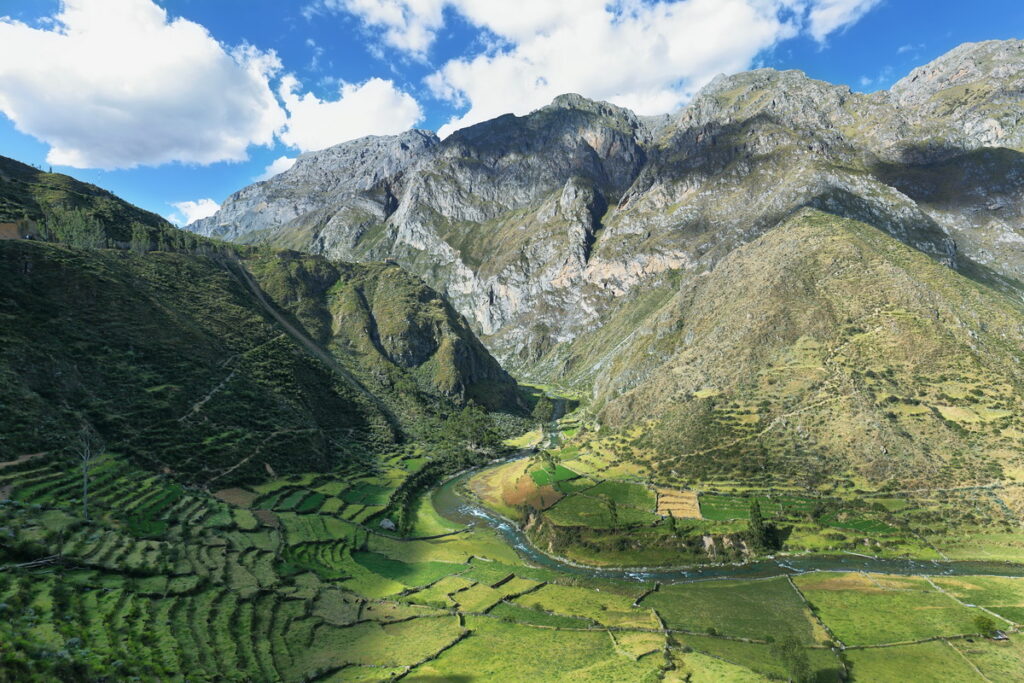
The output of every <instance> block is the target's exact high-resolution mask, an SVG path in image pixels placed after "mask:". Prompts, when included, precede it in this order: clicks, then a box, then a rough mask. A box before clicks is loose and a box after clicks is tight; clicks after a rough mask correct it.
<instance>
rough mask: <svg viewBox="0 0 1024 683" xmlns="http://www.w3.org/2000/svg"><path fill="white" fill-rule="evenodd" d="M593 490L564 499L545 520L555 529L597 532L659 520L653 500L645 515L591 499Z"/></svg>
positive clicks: (547, 512)
mask: <svg viewBox="0 0 1024 683" xmlns="http://www.w3.org/2000/svg"><path fill="white" fill-rule="evenodd" d="M592 490H593V489H589V490H587V491H585V492H583V493H575V494H572V495H570V496H566V497H565V498H563V499H562V500H560V501H558V502H557V503H555V505H554V506H553V507H551V508H548V509H547V510H546V511H545V512H544V516H545V517H546V518H547V519H549V520H551V522H552V523H554V524H557V525H558V526H589V527H594V528H599V529H610V528H615V527H620V526H630V525H633V524H652V523H654V522H655V521H657V520H658V519H659V517H658V516H657V515H655V514H654V512H653V511H652V510H653V507H654V502H653V498H652V501H651V510H647V511H645V510H640V509H638V508H635V507H627V506H621V507H620V506H618V505H617V504H615V503H614V502H610V501H609V500H608V499H606V498H599V497H595V496H591V495H590V491H592ZM613 505H614V507H613Z"/></svg>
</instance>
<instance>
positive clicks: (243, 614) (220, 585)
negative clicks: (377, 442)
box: [0, 420, 1024, 681]
mask: <svg viewBox="0 0 1024 683" xmlns="http://www.w3.org/2000/svg"><path fill="white" fill-rule="evenodd" d="M575 429H577V427H576V426H573V425H572V424H571V420H570V421H567V422H563V431H562V434H561V437H562V438H566V437H568V438H569V439H572V438H573V437H574V436H575V434H576V432H575V431H573V430H575ZM538 436H539V434H538ZM528 442H529V440H528V439H527V440H525V441H524V442H523V443H521V444H519V445H520V446H527V445H529V443H528ZM576 447H577V446H574V445H572V444H571V443H570V445H565V446H562V447H561V449H560V450H558V451H556V453H557V455H558V457H560V458H562V459H561V460H560V461H559V462H558V465H560V467H558V466H556V467H555V468H554V469H551V468H550V467H549V465H546V464H545V463H543V462H540V461H537V460H533V459H530V458H526V459H520V460H515V461H512V462H510V463H508V464H506V465H503V466H500V467H497V468H491V469H488V470H485V471H483V473H482V474H480V475H478V476H477V477H475V478H473V479H471V480H470V487H469V488H470V489H471V490H474V491H476V492H477V493H478V494H483V496H484V497H485V498H486V496H487V495H488V493H491V494H493V493H494V492H495V491H502V492H503V491H505V490H506V488H505V487H506V485H509V486H511V489H509V490H511V491H513V492H516V493H517V494H522V495H523V497H522V500H521V501H508V500H506V501H505V503H504V505H505V508H504V512H506V513H508V515H509V516H512V517H514V516H516V515H518V514H520V513H522V512H528V513H530V514H531V515H534V516H536V515H537V514H543V510H544V509H547V510H549V511H550V512H558V511H559V510H560V509H561V511H560V512H558V515H555V516H554V519H555V521H556V522H564V521H565V519H566V518H569V517H573V516H575V517H577V518H579V519H582V520H584V521H583V524H584V525H591V528H594V529H598V530H602V529H604V530H606V531H610V532H611V533H613V534H620V533H621V532H622V528H624V525H625V527H629V525H637V526H636V529H639V528H641V527H642V528H647V527H648V526H651V525H653V526H652V527H651V528H653V527H656V526H659V525H664V524H666V521H665V520H666V519H668V517H667V516H665V517H662V516H661V515H660V514H659V513H665V512H667V510H668V509H671V510H673V511H674V513H673V515H675V514H676V512H678V515H679V517H678V519H676V520H675V523H676V524H678V525H679V526H678V527H677V530H678V528H682V527H683V526H684V525H686V524H695V525H698V526H700V525H704V526H703V527H701V529H700V533H701V534H703V535H707V536H712V537H713V538H716V539H718V540H713V541H712V544H711V546H710V548H709V551H710V552H722V551H725V550H729V548H726V547H724V546H723V544H722V542H721V541H722V539H724V538H726V537H727V536H728V533H722V529H727V530H732V531H734V532H737V533H739V532H740V531H742V529H743V528H745V525H746V524H747V521H746V519H744V518H745V517H746V514H747V511H748V510H749V507H748V503H747V499H746V498H743V497H742V496H741V493H743V492H740V491H731V492H721V493H717V494H704V493H701V494H700V495H686V494H684V493H677V494H671V492H666V491H661V490H657V489H655V488H650V489H649V488H647V487H646V486H645V485H643V484H642V483H640V482H639V481H638V480H636V479H631V478H630V477H629V476H628V475H629V473H628V472H627V471H625V470H623V471H622V472H613V468H604V469H601V468H600V467H598V466H596V465H595V466H594V467H593V469H591V470H590V471H587V472H580V470H582V469H583V468H582V467H580V465H581V464H582V463H585V462H588V458H591V457H593V456H592V455H590V456H588V455H587V454H586V453H587V452H590V451H588V449H589V448H590V446H582V450H583V451H584V453H583V454H582V455H579V454H577V455H576V456H575V457H568V456H569V455H572V451H571V449H572V448H576ZM425 464H426V460H425V458H424V457H423V456H422V454H420V453H419V452H418V451H417V450H416V449H415V448H406V449H404V450H396V451H394V452H391V453H389V454H387V455H385V456H382V457H380V458H379V459H378V460H376V461H374V462H370V463H364V464H362V465H360V466H358V467H357V466H354V465H353V466H352V467H351V468H350V469H348V470H345V471H338V472H333V473H330V474H308V475H301V476H290V477H287V478H283V479H272V480H269V481H267V482H265V483H263V484H260V485H256V486H251V487H246V488H233V489H227V490H222V491H217V492H215V493H214V494H213V495H209V494H207V493H205V492H202V491H200V490H196V489H189V488H184V487H182V486H180V485H178V484H175V483H173V482H172V481H170V480H169V479H168V478H166V477H164V476H162V475H155V474H149V473H144V472H141V471H139V470H137V469H133V468H132V467H130V466H129V465H128V464H127V463H125V462H124V461H122V460H121V459H119V458H118V457H116V456H113V455H107V456H104V457H103V458H102V459H100V460H99V461H98V463H97V464H96V465H94V468H93V472H92V485H91V490H92V493H91V495H90V498H89V501H90V503H89V508H90V509H89V517H88V519H85V518H84V516H83V511H82V505H81V499H80V475H79V474H78V472H77V471H76V470H74V469H71V468H69V467H68V466H67V463H66V462H62V461H60V460H57V459H55V458H51V457H47V456H42V457H35V458H31V459H25V460H23V461H21V462H19V463H17V464H12V465H11V466H10V467H5V468H3V469H0V491H2V492H3V493H4V495H5V497H9V500H6V501H3V502H0V527H2V530H0V534H3V538H2V539H0V543H2V552H3V554H4V556H3V564H4V566H3V568H2V571H0V611H2V613H3V621H2V622H0V643H3V646H2V647H0V657H2V664H0V680H12V681H14V680H18V681H20V680H32V679H38V680H48V679H52V678H53V677H58V678H61V679H63V680H87V679H95V678H99V677H103V676H107V677H109V678H111V679H116V680H122V679H125V678H128V677H131V676H139V677H142V678H143V679H154V678H157V679H162V680H183V679H185V678H187V679H189V680H203V679H211V680H212V679H217V680H225V679H227V680H232V679H234V680H267V681H270V680H296V681H297V680H318V681H384V680H394V679H397V678H402V679H403V680H409V681H417V680H419V681H437V680H445V681H536V680H545V681H558V680H565V681H569V680H571V681H758V680H766V679H772V678H786V677H790V678H793V679H797V680H815V681H834V680H844V679H852V680H859V681H939V680H942V681H1006V680H1015V679H1020V678H1021V675H1022V674H1021V672H1022V671H1024V646H1022V643H1024V640H1021V637H1020V636H1019V635H1018V634H1017V628H1018V625H1019V623H1020V622H1024V578H1011V577H999V576H927V575H919V576H897V575H887V574H872V573H863V572H812V573H806V574H800V575H796V576H776V577H769V578H764V579H758V580H742V579H725V580H713V581H699V582H689V583H655V582H645V581H642V580H633V581H626V580H609V579H603V578H597V577H581V576H577V575H570V574H566V573H562V572H558V571H554V570H551V569H542V568H537V567H532V566H528V564H527V563H526V562H524V560H523V559H522V557H521V556H520V555H519V554H517V552H516V551H515V550H514V549H513V548H511V547H510V546H509V545H507V544H506V543H505V542H504V541H503V540H502V537H501V536H499V535H498V534H496V533H495V532H494V530H492V529H491V528H489V527H488V526H487V525H485V524H482V523H481V524H476V525H474V526H472V527H468V528H467V527H459V526H458V525H456V524H454V523H453V522H451V521H449V520H448V519H446V518H445V517H443V516H441V515H440V514H439V513H438V511H437V509H435V507H434V505H433V498H432V497H431V496H429V495H428V496H423V497H421V498H420V499H418V501H417V502H416V504H415V505H414V508H413V512H414V516H415V518H414V521H413V524H412V531H411V532H410V536H411V537H413V538H425V539H426V540H403V539H400V538H397V537H394V536H392V535H390V534H389V533H388V532H386V531H384V530H383V529H381V528H380V525H379V520H380V516H381V513H382V511H383V510H384V509H385V506H386V505H387V502H388V500H389V497H390V495H391V493H392V492H393V491H394V490H395V489H396V487H397V486H398V485H399V484H400V483H401V482H402V481H404V480H405V478H406V477H408V476H409V475H410V474H411V473H414V472H416V471H418V470H419V469H420V468H422V467H423V466H424V465H425ZM613 474H614V476H613ZM524 477H525V478H526V479H528V480H529V481H528V482H527V483H522V481H521V480H522V479H523V478H524ZM580 479H586V482H585V483H584V482H581V481H580ZM517 482H518V483H517ZM530 482H532V484H531V483H530ZM545 487H547V488H549V489H551V492H552V493H553V494H556V495H552V496H549V497H554V498H557V500H556V501H555V503H553V504H552V505H550V506H547V508H544V503H545V502H546V501H543V500H542V499H544V495H543V493H538V491H539V490H540V489H542V488H545ZM932 495H933V496H935V497H936V498H938V495H937V494H932ZM999 495H1001V494H1000V493H999V492H998V491H996V492H983V495H980V498H979V500H987V499H988V498H990V497H991V496H997V497H998V496H999ZM574 496H575V497H576V498H577V499H578V500H579V501H580V503H579V504H578V505H576V507H566V506H567V504H568V503H570V502H571V501H573V500H574ZM764 499H765V505H764V508H765V515H766V518H767V519H769V520H774V521H775V522H776V523H778V524H780V525H782V524H784V523H786V520H788V519H790V518H791V517H792V518H794V519H795V518H796V517H798V516H799V515H801V514H803V513H804V512H805V510H802V508H801V507H800V506H801V505H803V503H802V502H800V499H799V497H797V496H795V495H794V496H792V497H791V499H780V498H779V497H777V496H768V495H765V496H764ZM851 500H852V498H851ZM873 500H874V502H875V503H878V505H877V506H876V505H874V504H871V505H870V506H869V507H868V508H867V509H866V510H862V509H861V508H859V507H857V506H852V507H851V508H850V510H845V511H844V510H840V511H838V512H835V511H830V512H828V513H827V515H832V516H827V515H826V516H825V517H824V522H823V523H821V524H819V523H818V522H807V523H806V524H807V525H808V527H814V528H817V529H819V531H818V532H817V533H818V535H819V536H821V537H822V538H825V539H826V541H827V542H832V543H838V542H839V541H837V540H836V539H831V540H830V539H828V538H827V534H830V533H842V534H844V535H846V536H848V537H854V536H855V535H856V536H858V537H859V536H860V535H862V534H863V535H867V536H868V537H869V538H876V539H884V538H887V534H902V535H903V536H906V537H909V536H910V534H911V529H910V527H904V526H900V524H901V522H900V519H899V518H898V516H895V517H894V515H896V514H897V513H899V512H900V511H902V510H904V509H905V508H907V507H913V506H917V505H922V504H923V503H921V502H920V501H922V500H927V499H926V498H920V497H915V498H908V497H903V496H900V495H896V494H887V495H886V496H879V497H877V498H875V499H873ZM529 501H533V502H538V508H530V507H529V505H525V503H526V502H529ZM609 501H615V502H614V503H609ZM847 504H848V505H851V504H849V503H847ZM610 505H611V506H612V507H611V509H612V510H614V512H609V506H610ZM499 507H500V504H499ZM531 511H532V512H531ZM698 515H699V516H700V519H697V516H698ZM787 515H788V516H787ZM610 517H611V518H610ZM819 521H820V520H819ZM716 524H717V525H721V526H720V527H717V528H716V527H715V525H716ZM695 528H696V527H695ZM636 529H634V530H633V531H632V532H631V533H638V532H637V531H636ZM999 529H1000V531H999V532H998V533H997V532H996V531H992V532H991V534H990V535H989V537H984V536H977V535H975V536H972V537H971V542H970V543H966V542H960V541H956V540H948V541H947V542H946V543H945V544H940V543H937V542H935V541H934V540H931V541H930V540H929V538H928V537H927V535H926V534H918V535H919V536H921V537H922V538H923V540H921V541H920V543H919V544H918V545H916V546H913V547H911V546H910V545H908V546H906V548H907V550H908V552H909V554H917V555H918V556H920V557H929V554H928V553H929V552H931V553H933V554H941V555H946V556H954V555H955V556H957V557H965V558H966V557H970V558H972V559H985V558H991V557H995V558H997V559H1000V560H1019V559H1020V557H1021V556H1020V555H1018V556H1014V555H1013V553H1012V549H1013V548H1016V547H1019V546H1018V544H1020V543H1021V542H1024V536H1022V535H1021V534H1020V532H1019V526H1014V528H1013V529H1012V530H1009V531H1007V530H1003V528H1002V526H1000V527H999ZM687 533H689V532H687ZM800 533H804V532H799V533H794V534H792V535H791V536H790V538H791V539H793V538H800V537H801V536H800ZM964 533H965V532H964ZM997 535H998V536H999V537H998V538H996V536H997ZM668 536H670V537H671V538H676V539H678V538H679V537H680V536H679V535H678V534H668ZM682 536H684V537H685V536H686V534H683V535H682ZM427 537H433V538H427ZM901 537H902V536H901ZM538 538H541V539H542V540H543V539H547V537H542V536H541V537H538ZM594 538H601V537H599V536H595V537H594ZM737 538H738V536H737ZM937 538H938V537H936V540H937ZM954 538H956V537H955V536H950V539H954ZM547 540H549V541H550V539H547ZM597 542H598V541H593V543H597ZM600 542H603V541H600ZM859 543H860V545H863V542H859ZM716 544H717V545H716ZM702 547H703V546H702ZM882 547H883V548H884V549H885V550H886V551H887V552H891V553H892V554H895V553H896V552H897V550H899V549H901V548H902V546H899V545H897V544H895V543H893V544H886V545H885V546H882ZM715 549H717V550H715ZM866 550H868V551H869V552H870V551H873V550H877V548H876V546H875V545H872V544H868V546H867V547H866ZM833 551H834V550H833ZM560 552H561V553H563V554H570V555H572V556H573V557H575V558H576V559H578V560H588V559H595V558H596V559H601V558H600V557H599V556H597V555H587V546H585V545H581V544H575V545H574V544H573V543H568V544H567V545H566V546H565V547H564V548H561V549H560ZM591 552H593V551H592V550H591ZM661 552H662V555H660V556H659V555H658V554H657V553H652V554H650V555H649V556H643V555H642V553H641V554H640V556H642V557H643V559H645V560H648V559H654V560H657V559H659V557H660V559H662V560H664V559H666V554H667V553H668V550H667V549H665V548H662V551H661ZM702 552H703V551H702ZM737 552H739V550H737ZM624 554H628V552H627V550H625V549H624V550H623V551H622V554H620V555H618V556H616V555H614V554H613V555H612V559H604V560H603V561H604V563H606V564H609V563H613V562H614V561H618V560H620V559H621V557H622V556H623V555H624ZM698 554H699V553H698ZM694 556H696V555H694ZM676 557H677V558H678V557H684V558H688V557H690V556H689V555H685V554H683V551H680V553H679V554H677V556H676ZM704 559H705V560H707V559H708V558H707V557H705V558H704ZM719 559H721V558H719ZM677 564H678V562H677ZM19 565H20V566H19ZM922 566H926V565H922ZM925 573H927V572H925ZM995 630H999V631H1002V632H1006V633H1008V634H1009V635H1008V638H1007V639H1006V640H994V639H992V638H989V637H984V636H982V635H981V634H980V632H981V631H986V632H988V633H989V635H991V634H992V633H993V632H994V631H995Z"/></svg>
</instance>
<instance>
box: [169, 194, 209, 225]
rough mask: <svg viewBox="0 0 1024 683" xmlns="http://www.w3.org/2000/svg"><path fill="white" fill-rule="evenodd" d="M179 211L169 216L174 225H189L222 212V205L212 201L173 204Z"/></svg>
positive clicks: (202, 200)
mask: <svg viewBox="0 0 1024 683" xmlns="http://www.w3.org/2000/svg"><path fill="white" fill-rule="evenodd" d="M171 206H173V207H174V208H176V209H177V210H178V213H176V214H171V215H170V216H168V218H169V219H170V221H171V222H172V223H177V224H178V225H188V224H190V223H194V222H195V221H198V220H199V219H201V218H209V217H210V216H212V215H213V214H215V213H217V212H218V211H219V210H220V204H218V203H217V202H215V201H213V200H212V199H209V198H207V199H198V200H196V201H187V202H173V203H172V204H171Z"/></svg>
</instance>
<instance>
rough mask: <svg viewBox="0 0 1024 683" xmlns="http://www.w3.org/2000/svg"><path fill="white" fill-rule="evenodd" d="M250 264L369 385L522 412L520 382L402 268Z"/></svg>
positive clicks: (316, 261) (314, 261)
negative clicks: (518, 383)
mask: <svg viewBox="0 0 1024 683" xmlns="http://www.w3.org/2000/svg"><path fill="white" fill-rule="evenodd" d="M248 264H249V267H250V268H251V269H252V271H253V273H254V274H255V276H256V278H257V280H258V281H259V284H260V287H261V288H262V289H263V290H264V291H266V292H267V294H268V295H269V296H270V297H271V298H272V299H273V300H274V301H275V302H277V303H278V304H279V305H280V306H282V308H283V309H285V310H287V311H288V312H290V313H291V314H292V315H294V316H295V318H296V320H297V321H298V322H300V323H301V324H302V325H303V326H304V327H305V329H306V330H308V331H309V332H310V334H311V335H312V336H313V337H314V338H315V339H316V341H317V343H319V344H321V345H323V346H324V347H325V348H329V349H330V350H331V351H332V353H333V354H334V355H335V357H336V358H338V359H339V360H340V361H341V362H343V363H345V364H346V367H348V368H349V369H350V370H351V371H352V372H353V373H356V374H357V375H359V376H360V377H361V378H362V379H363V380H364V381H365V382H367V383H368V384H369V385H371V386H377V387H380V388H381V389H382V390H384V391H386V392H388V393H394V392H396V391H397V392H399V393H402V394H406V395H411V396H416V395H417V394H421V393H422V394H426V395H429V396H435V397H444V398H447V399H452V400H455V401H457V402H459V403H463V402H466V401H469V400H473V401H475V402H477V403H479V404H481V405H484V406H486V407H488V408H491V409H495V410H512V411H516V410H518V409H520V408H521V406H519V405H518V401H519V399H518V392H517V391H516V385H515V382H514V381H513V380H512V378H511V377H510V376H509V375H508V373H506V372H505V371H504V370H502V368H501V366H500V365H498V363H497V361H495V360H494V358H493V357H491V355H490V353H488V351H487V350H486V349H485V348H484V347H483V345H482V344H481V343H480V341H479V340H478V339H477V338H476V336H475V335H474V334H473V332H472V331H471V330H470V328H469V325H468V324H467V323H466V320H465V319H464V318H463V317H462V316H461V315H459V314H458V313H456V312H455V310H454V309H453V308H452V307H451V306H450V305H449V304H448V302H447V301H445V300H444V299H443V298H442V297H441V296H440V295H439V294H438V293H437V292H435V291H434V290H432V289H430V288H429V287H427V286H426V285H424V284H423V281H422V280H420V279H419V278H417V277H415V276H412V275H410V274H409V273H407V272H406V271H405V270H403V269H402V268H399V267H398V266H395V265H388V264H383V263H367V264H348V263H331V262H329V261H327V260H326V259H324V258H322V257H316V256H309V255H302V254H298V253H295V252H277V253H264V254H262V255H258V256H256V257H254V258H252V259H250V260H249V262H248Z"/></svg>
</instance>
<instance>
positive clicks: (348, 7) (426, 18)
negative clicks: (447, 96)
mask: <svg viewBox="0 0 1024 683" xmlns="http://www.w3.org/2000/svg"><path fill="white" fill-rule="evenodd" d="M445 4H446V0H398V1H396V0H322V2H321V3H319V5H312V6H310V7H313V8H317V7H318V8H320V9H324V10H332V11H345V12H349V13H350V14H355V15H357V16H359V17H360V18H362V20H363V21H364V22H365V23H366V25H367V26H370V27H372V28H377V29H381V31H382V34H383V38H384V42H385V43H387V44H388V45H390V46H391V47H394V48H398V49H399V50H403V51H405V52H408V53H410V54H413V55H416V56H423V55H424V54H425V53H426V51H427V48H429V47H430V45H431V43H433V42H434V38H435V37H436V35H437V30H438V29H439V28H441V26H442V25H443V23H444V17H443V15H442V11H443V9H444V6H445Z"/></svg>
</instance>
